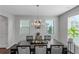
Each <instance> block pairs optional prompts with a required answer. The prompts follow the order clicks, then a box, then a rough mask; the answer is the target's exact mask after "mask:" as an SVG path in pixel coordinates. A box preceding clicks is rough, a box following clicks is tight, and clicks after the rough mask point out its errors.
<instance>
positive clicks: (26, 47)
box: [17, 45, 30, 54]
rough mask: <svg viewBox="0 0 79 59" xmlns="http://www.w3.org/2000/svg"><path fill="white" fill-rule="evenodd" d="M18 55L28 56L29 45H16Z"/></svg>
mask: <svg viewBox="0 0 79 59" xmlns="http://www.w3.org/2000/svg"><path fill="white" fill-rule="evenodd" d="M17 49H18V54H30V45H18V46H17Z"/></svg>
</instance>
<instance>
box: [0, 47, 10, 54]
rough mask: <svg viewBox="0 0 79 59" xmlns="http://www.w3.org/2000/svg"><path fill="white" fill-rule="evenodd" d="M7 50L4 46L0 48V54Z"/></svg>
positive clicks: (6, 52)
mask: <svg viewBox="0 0 79 59" xmlns="http://www.w3.org/2000/svg"><path fill="white" fill-rule="evenodd" d="M8 53H9V50H8V49H6V48H0V54H8Z"/></svg>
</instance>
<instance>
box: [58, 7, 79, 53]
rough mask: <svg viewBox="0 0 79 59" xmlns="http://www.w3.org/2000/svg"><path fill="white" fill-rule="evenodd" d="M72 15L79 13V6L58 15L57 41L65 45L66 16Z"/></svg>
mask: <svg viewBox="0 0 79 59" xmlns="http://www.w3.org/2000/svg"><path fill="white" fill-rule="evenodd" d="M74 15H79V6H77V7H75V8H74V9H72V10H70V11H68V12H66V13H64V14H62V15H60V16H59V41H60V42H62V43H63V44H65V45H67V40H68V38H67V27H68V25H67V24H68V17H69V16H74ZM76 50H77V49H76ZM78 51H79V50H78ZM72 52H74V49H72Z"/></svg>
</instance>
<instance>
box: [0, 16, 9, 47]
mask: <svg viewBox="0 0 79 59" xmlns="http://www.w3.org/2000/svg"><path fill="white" fill-rule="evenodd" d="M7 45H8V18H7V17H4V16H2V15H0V48H5V47H7Z"/></svg>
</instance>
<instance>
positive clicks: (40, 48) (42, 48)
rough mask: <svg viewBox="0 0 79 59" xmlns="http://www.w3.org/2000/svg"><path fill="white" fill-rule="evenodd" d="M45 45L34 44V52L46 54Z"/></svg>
mask: <svg viewBox="0 0 79 59" xmlns="http://www.w3.org/2000/svg"><path fill="white" fill-rule="evenodd" d="M46 50H47V45H35V53H36V54H46Z"/></svg>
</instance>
